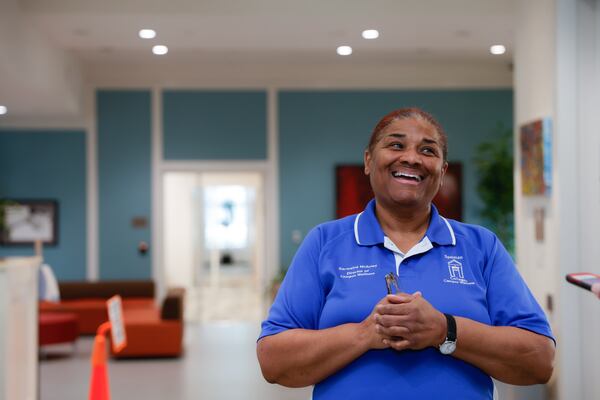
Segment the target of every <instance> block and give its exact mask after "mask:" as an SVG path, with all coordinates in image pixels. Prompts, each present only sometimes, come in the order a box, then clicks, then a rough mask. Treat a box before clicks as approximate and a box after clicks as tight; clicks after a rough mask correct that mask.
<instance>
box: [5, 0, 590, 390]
mask: <svg viewBox="0 0 600 400" xmlns="http://www.w3.org/2000/svg"><path fill="white" fill-rule="evenodd" d="M599 7H600V6H599V4H598V1H597V0H529V1H525V0H483V1H482V0H452V1H448V0H421V1H392V0H372V1H368V2H364V1H362V2H359V1H342V0H329V1H314V0H306V1H300V2H298V1H288V0H277V1H276V0H246V1H241V0H231V1H220V0H201V1H198V0H196V1H190V0H171V1H168V2H167V1H158V0H150V1H149V0H145V1H144V0H120V1H115V0H105V1H101V2H98V1H91V0H77V1H74V0H0V198H1V199H2V200H1V201H2V202H3V204H5V205H6V207H8V208H6V210H8V211H6V212H5V214H6V215H1V217H2V218H0V219H2V221H3V222H2V225H3V229H4V232H5V233H4V235H3V239H2V244H0V257H15V256H28V255H32V254H33V253H34V250H33V246H32V243H31V240H30V239H31V237H32V235H33V236H35V235H36V234H42V235H45V236H43V240H44V246H43V260H44V263H46V264H48V265H49V266H50V267H51V269H52V271H53V274H54V275H55V277H56V279H57V281H58V286H59V289H60V290H59V291H60V292H63V286H62V285H63V284H79V283H82V284H88V283H94V282H95V283H98V282H100V283H101V282H111V281H115V280H121V281H132V280H134V281H146V282H151V284H152V285H153V290H154V291H153V292H152V293H150V295H149V296H150V298H152V299H153V301H154V302H155V303H156V304H157V307H158V308H160V305H161V302H162V300H163V299H164V298H166V297H169V296H168V294H169V290H170V289H172V288H174V287H177V288H183V289H185V302H184V304H185V306H184V307H183V308H182V310H181V312H182V316H181V323H182V326H183V328H182V329H183V334H182V337H181V339H180V340H181V349H182V350H181V351H180V352H179V353H178V354H177V355H176V356H175V357H174V358H168V359H164V358H154V355H153V354H147V356H150V357H151V358H143V359H142V361H139V360H135V361H131V360H119V361H117V360H116V359H111V361H110V369H111V379H112V383H113V385H112V392H113V396H114V397H115V398H118V397H131V398H137V397H141V396H142V395H143V396H145V397H146V398H157V399H158V398H165V397H167V396H170V397H171V398H182V399H187V398H197V397H205V398H215V399H216V398H233V397H241V396H244V397H256V398H265V399H268V398H273V399H275V398H277V399H279V398H281V399H285V398H290V399H292V398H293V399H296V398H298V399H306V398H310V389H294V390H290V389H282V388H278V387H275V386H272V385H269V384H267V383H266V382H264V381H263V380H262V377H261V376H260V371H259V370H258V364H257V362H256V360H255V356H254V341H255V339H256V337H257V335H258V332H259V326H260V321H261V319H262V318H264V316H265V313H266V310H267V309H268V307H269V305H270V303H271V299H272V292H273V290H274V289H275V288H276V287H277V284H278V282H279V281H280V280H281V278H282V276H283V275H284V273H285V269H286V268H287V266H288V265H289V263H290V261H291V259H292V257H293V255H294V253H295V251H296V249H297V248H298V245H299V244H300V243H301V242H302V239H303V238H304V236H305V235H306V234H307V232H308V231H309V230H310V229H311V228H312V227H314V226H315V225H317V224H319V223H321V222H324V221H327V220H330V219H333V218H336V216H340V215H344V213H347V212H355V211H359V210H360V207H362V203H361V202H360V201H359V202H358V203H357V204H354V202H352V201H350V200H351V199H354V198H358V197H361V196H362V197H364V196H363V195H362V194H361V193H363V192H364V190H365V189H364V183H360V179H361V176H360V168H361V164H362V159H363V151H364V148H365V146H366V144H367V141H368V138H369V135H370V133H371V131H372V129H373V127H374V125H375V124H376V123H377V121H378V120H379V118H381V117H382V116H383V115H385V114H386V113H387V112H389V111H391V110H393V109H396V108H400V107H410V106H416V107H421V108H423V109H425V110H426V111H428V112H430V113H432V114H433V115H434V116H435V117H436V118H437V119H438V120H439V121H440V123H441V124H442V126H443V127H444V128H445V130H446V132H447V134H448V137H449V151H448V159H449V161H450V162H451V164H452V174H449V176H448V179H449V181H448V182H447V184H446V185H445V187H447V189H448V191H447V192H444V193H442V194H440V196H441V197H440V198H439V199H437V201H439V202H440V203H439V205H440V208H444V209H446V210H447V212H446V215H448V216H452V218H456V219H460V220H462V221H464V222H468V223H477V224H482V225H485V226H487V227H489V228H490V229H492V230H494V231H495V232H497V233H498V235H499V236H500V237H501V238H502V240H503V242H504V244H505V246H506V247H507V248H508V249H509V251H510V252H511V253H512V255H513V257H514V258H515V261H516V263H517V265H518V267H519V270H520V272H521V274H522V275H523V277H524V278H525V280H526V281H527V283H528V285H529V286H530V288H531V290H532V292H533V293H534V295H535V297H536V298H537V300H538V302H539V303H540V304H541V305H542V307H543V308H544V310H545V311H546V313H547V314H548V317H549V319H550V321H551V324H552V327H553V330H554V333H555V336H556V338H557V340H558V347H557V349H558V352H557V358H556V367H555V372H554V376H553V378H552V380H551V381H550V382H549V383H548V384H547V385H537V386H533V387H527V388H522V387H513V386H509V385H503V384H500V383H498V390H499V393H500V395H501V398H506V399H593V398H597V397H598V393H600V381H599V380H598V379H595V378H596V377H598V376H600V347H599V345H598V344H597V339H596V337H597V335H598V332H600V308H599V307H600V303H597V300H595V299H594V298H593V296H592V295H591V294H590V293H587V292H585V291H583V290H580V289H578V288H576V287H575V286H570V285H569V286H567V283H566V282H565V281H564V275H565V274H566V273H570V272H578V271H588V272H595V273H600V266H599V265H598V260H599V259H600V246H597V244H596V241H597V238H598V237H600V211H599V210H600V135H598V134H597V127H598V126H599V125H600V124H599V122H600V121H598V119H600V114H599V113H598V112H597V111H596V108H597V104H600V102H599V101H598V100H599V99H598V92H599V90H598V89H600V81H599V78H600V10H599ZM538 150H539V151H538ZM357 168H358V171H359V173H358V174H356V170H357ZM343 171H346V172H343ZM348 171H349V172H348ZM352 171H354V172H352ZM367 190H368V188H367ZM362 197H361V198H362ZM366 198H368V195H367V197H366ZM349 199H350V200H349ZM348 201H350V203H352V204H349V203H348ZM17 204H21V205H24V206H26V207H27V208H21V209H19V210H17V211H18V212H16V211H15V209H14V208H13V210H12V212H9V211H10V207H11V205H12V206H13V207H14V206H15V205H17ZM353 207H354V208H353ZM357 207H358V208H357ZM353 210H355V211H353ZM35 218H38V219H39V220H40V221H42V225H39V224H38V223H36V222H35V221H34V220H35ZM19 224H25V225H19ZM44 224H46V225H44ZM19 226H20V227H19ZM36 232H37V233H36ZM11 235H12V236H11ZM19 235H22V236H19ZM86 290H87V289H86ZM64 293H66V292H64ZM63 298H64V296H63ZM155 311H156V310H155ZM79 318H81V316H80V317H79ZM157 318H158V317H157ZM1 323H2V324H3V326H1V327H0V329H3V330H5V331H7V329H8V328H7V326H8V324H9V322H6V321H3V322H1ZM40 329H41V328H40ZM5 336H6V337H8V338H10V334H8V335H5ZM2 338H3V336H2V335H0V341H1V340H4V339H2ZM68 342H69V345H68V346H67V347H66V348H65V346H63V347H61V345H60V344H59V345H58V347H56V348H53V347H52V346H51V347H50V348H49V350H48V351H47V352H46V353H44V354H45V356H43V357H42V358H41V360H40V361H39V366H40V369H39V372H34V373H33V374H34V377H35V379H34V381H37V382H38V384H36V387H37V386H39V395H40V398H42V399H55V398H56V399H59V398H61V399H64V398H81V397H82V396H84V395H85V393H87V387H88V386H87V385H88V383H89V382H88V380H89V366H88V360H89V356H90V352H91V339H90V338H89V337H86V336H79V335H78V336H77V338H76V339H72V340H69V341H68ZM73 343H75V344H76V345H75V346H72V347H73V348H71V347H70V346H71V344H73ZM63 344H64V343H63ZM44 349H45V347H44V346H42V350H44ZM37 350H38V349H37V348H36V351H37ZM48 354H49V355H48ZM228 354H235V355H239V357H246V358H241V359H240V360H239V361H238V362H237V363H234V364H235V365H232V363H231V362H225V361H224V357H229V356H228ZM35 362H36V365H37V360H36V361H35ZM7 370H8V369H7V368H6V367H5V368H4V369H2V368H0V372H2V371H4V373H5V372H6V371H7ZM67 374H75V375H74V376H76V378H75V379H72V378H69V380H68V381H67V380H65V377H66V376H67ZM0 382H2V380H0ZM140 382H143V384H141V383H140ZM232 382H235V385H232V384H231V383H232ZM36 393H37V392H36Z"/></svg>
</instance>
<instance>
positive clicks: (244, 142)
mask: <svg viewBox="0 0 600 400" xmlns="http://www.w3.org/2000/svg"><path fill="white" fill-rule="evenodd" d="M266 102H267V95H266V92H265V91H197V90H165V91H164V92H163V128H164V139H163V140H164V147H163V148H164V158H165V159H166V160H264V159H266V157H267V125H266V121H267V105H266Z"/></svg>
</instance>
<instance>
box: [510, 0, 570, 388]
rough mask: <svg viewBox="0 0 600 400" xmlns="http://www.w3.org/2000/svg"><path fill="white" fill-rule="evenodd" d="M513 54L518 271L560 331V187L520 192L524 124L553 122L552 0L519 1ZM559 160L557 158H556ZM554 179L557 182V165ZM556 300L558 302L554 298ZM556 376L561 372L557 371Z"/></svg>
mask: <svg viewBox="0 0 600 400" xmlns="http://www.w3.org/2000/svg"><path fill="white" fill-rule="evenodd" d="M516 16H517V22H516V32H515V35H516V36H515V55H514V66H515V69H514V96H515V97H514V100H515V102H514V107H515V121H514V122H515V125H514V133H515V135H514V154H515V176H514V178H515V180H514V182H515V248H516V258H517V259H516V261H517V265H518V267H519V271H520V272H521V274H522V275H523V277H524V278H525V280H526V281H527V284H528V285H529V287H530V288H531V291H532V292H533V294H534V295H535V297H536V299H537V300H538V302H539V303H540V305H541V306H542V307H543V308H544V311H545V312H546V314H547V315H548V318H549V320H550V323H551V325H552V328H553V331H554V333H555V334H556V335H557V334H558V333H559V332H557V325H556V324H557V318H556V312H557V311H556V310H554V311H551V310H550V309H549V307H548V306H549V304H548V301H547V298H548V296H551V297H552V298H553V300H555V299H556V290H555V288H556V285H557V281H558V279H559V278H558V277H557V269H558V249H557V247H556V244H557V240H558V237H557V235H556V232H557V226H558V220H557V208H556V190H555V191H554V193H553V195H552V196H535V197H524V196H523V195H522V194H521V169H520V157H521V151H520V143H519V128H520V126H521V125H523V124H524V123H527V122H531V121H532V120H535V119H540V118H543V117H551V118H552V119H553V120H554V113H555V111H554V92H555V67H554V60H555V39H554V37H555V33H554V32H555V22H554V21H555V9H554V1H553V0H529V1H522V2H519V3H518V6H517V13H516ZM553 161H556V158H554V159H553ZM553 183H554V184H555V185H556V184H557V179H556V169H555V171H554V176H553ZM539 208H542V209H544V213H545V227H544V228H545V229H544V240H543V241H542V242H540V241H537V240H536V238H535V221H534V211H535V210H536V209H539ZM554 303H556V301H554ZM554 376H555V377H556V376H557V374H556V373H555V375H554ZM554 386H555V380H554V379H553V381H551V383H550V384H549V385H547V386H546V387H542V386H538V387H534V388H529V391H530V393H529V394H528V398H539V399H542V398H546V397H547V396H549V392H552V391H553V387H554ZM526 390H527V389H525V388H519V387H510V386H507V387H506V388H505V396H504V397H507V398H512V399H517V398H522V397H523V394H524V392H525V391H526Z"/></svg>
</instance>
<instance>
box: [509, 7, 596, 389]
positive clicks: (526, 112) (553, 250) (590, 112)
mask: <svg viewBox="0 0 600 400" xmlns="http://www.w3.org/2000/svg"><path fill="white" fill-rule="evenodd" d="M518 8H519V9H518V12H517V15H518V18H519V21H518V23H517V29H516V43H517V48H516V49H515V59H514V61H515V150H516V151H515V155H516V157H515V220H516V221H515V222H516V232H515V233H516V250H517V263H518V264H519V268H520V270H521V272H522V274H523V275H524V277H525V278H526V280H527V282H528V284H529V286H530V287H531V288H532V291H533V292H534V294H535V295H536V297H537V298H538V300H539V301H540V303H541V304H542V305H543V306H544V307H545V308H546V311H547V312H548V314H549V317H550V320H551V323H552V327H553V330H554V334H555V336H556V338H557V341H558V347H557V357H556V367H555V373H554V377H553V379H552V381H551V383H550V384H549V385H548V387H547V388H546V390H547V392H546V393H545V394H544V393H543V392H542V393H538V394H537V395H538V396H540V395H545V396H548V397H549V398H558V399H595V398H598V393H600V380H599V379H598V376H600V346H599V345H598V340H597V337H598V333H599V332H600V308H599V307H600V302H598V300H596V299H595V298H594V297H593V296H592V295H591V294H590V293H589V292H585V291H583V290H580V289H578V288H576V287H574V286H571V285H569V284H567V283H566V282H565V280H564V275H565V274H566V273H569V272H576V271H589V272H596V273H600V264H599V263H598V260H599V259H600V246H599V245H598V244H597V241H598V238H599V237H600V211H599V206H600V138H599V135H598V133H597V128H598V126H600V124H599V123H600V114H599V113H598V111H597V108H598V104H600V102H599V101H598V100H600V99H599V97H598V94H597V93H598V90H599V89H600V87H599V85H598V80H599V77H600V68H599V67H600V63H599V56H600V51H599V42H600V40H599V39H600V36H599V34H600V29H598V28H600V12H599V10H598V6H597V1H593V0H530V1H526V2H525V1H523V2H520V3H519V6H518ZM545 116H549V117H552V118H553V122H554V129H553V142H554V143H553V168H554V170H553V175H552V179H553V192H552V195H551V196H549V197H524V196H523V195H521V193H520V184H521V179H520V172H521V171H520V162H519V159H520V152H519V148H518V147H519V146H518V140H519V136H518V128H519V126H520V125H522V124H523V123H525V122H528V121H531V120H532V119H536V118H541V117H545ZM538 207H543V208H544V209H545V211H546V220H545V240H544V241H543V242H541V243H540V242H538V241H536V239H535V234H534V232H535V231H534V228H535V224H534V217H533V211H534V209H536V208H538ZM548 295H550V296H552V298H553V300H554V311H552V312H549V311H550V310H548V308H547V307H546V305H547V304H546V297H547V296H548ZM512 393H513V394H516V393H519V389H514V390H513V391H512ZM513 398H517V397H516V396H513Z"/></svg>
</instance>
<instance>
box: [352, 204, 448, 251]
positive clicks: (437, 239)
mask: <svg viewBox="0 0 600 400" xmlns="http://www.w3.org/2000/svg"><path fill="white" fill-rule="evenodd" d="M425 236H426V237H427V238H428V239H429V240H430V241H431V243H436V244H438V245H442V246H443V245H452V246H454V245H456V236H454V230H453V229H452V226H451V225H450V223H449V222H448V220H446V218H444V217H442V216H441V215H440V214H439V212H438V210H437V208H436V207H435V206H434V205H433V204H432V205H431V218H430V220H429V226H428V227H427V232H425ZM354 238H355V239H356V243H357V244H359V245H361V246H373V245H376V244H380V243H383V241H384V238H385V234H384V233H383V230H382V229H381V225H379V221H378V220H377V216H376V215H375V199H373V200H371V201H370V202H369V204H367V206H366V207H365V209H364V211H363V212H361V213H360V214H357V215H356V217H355V219H354Z"/></svg>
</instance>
